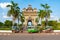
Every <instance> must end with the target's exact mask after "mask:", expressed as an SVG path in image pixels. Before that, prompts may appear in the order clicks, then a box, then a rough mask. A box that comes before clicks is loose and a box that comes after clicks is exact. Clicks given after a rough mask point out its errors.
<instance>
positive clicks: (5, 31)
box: [0, 30, 12, 33]
mask: <svg viewBox="0 0 60 40" xmlns="http://www.w3.org/2000/svg"><path fill="white" fill-rule="evenodd" d="M0 32H9V33H12V31H11V30H0Z"/></svg>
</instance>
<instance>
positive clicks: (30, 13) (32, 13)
mask: <svg viewBox="0 0 60 40" xmlns="http://www.w3.org/2000/svg"><path fill="white" fill-rule="evenodd" d="M22 12H23V15H24V17H25V22H24V25H25V26H26V27H27V26H28V25H33V26H35V25H37V24H36V22H35V19H36V16H37V9H36V8H32V7H31V5H29V6H28V8H24V9H23V11H22Z"/></svg>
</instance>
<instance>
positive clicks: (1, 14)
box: [0, 0, 60, 22]
mask: <svg viewBox="0 0 60 40" xmlns="http://www.w3.org/2000/svg"><path fill="white" fill-rule="evenodd" d="M10 1H11V0H0V21H1V22H4V21H5V20H6V19H7V20H8V19H9V20H12V19H11V18H10V17H7V11H8V8H6V5H8V4H10ZM13 1H14V2H16V3H18V4H19V7H20V9H21V10H22V9H23V8H25V7H26V8H27V7H28V5H29V4H31V5H32V8H37V10H39V9H42V7H41V6H40V4H41V3H42V4H46V3H47V4H48V5H49V6H51V8H50V9H51V10H52V11H53V13H51V18H50V19H53V20H58V19H59V18H60V5H59V4H60V0H13Z"/></svg>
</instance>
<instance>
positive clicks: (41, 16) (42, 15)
mask: <svg viewBox="0 0 60 40" xmlns="http://www.w3.org/2000/svg"><path fill="white" fill-rule="evenodd" d="M44 13H45V11H44V10H39V13H38V17H39V19H41V25H42V19H44V17H45V14H44Z"/></svg>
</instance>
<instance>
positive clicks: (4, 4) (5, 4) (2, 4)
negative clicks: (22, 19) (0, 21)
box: [0, 2, 11, 9]
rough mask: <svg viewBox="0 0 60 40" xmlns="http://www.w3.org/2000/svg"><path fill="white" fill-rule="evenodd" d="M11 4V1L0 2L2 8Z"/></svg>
mask: <svg viewBox="0 0 60 40" xmlns="http://www.w3.org/2000/svg"><path fill="white" fill-rule="evenodd" d="M9 4H10V5H11V3H8V2H4V3H0V7H1V8H2V9H4V8H6V6H7V5H9Z"/></svg>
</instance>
